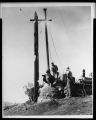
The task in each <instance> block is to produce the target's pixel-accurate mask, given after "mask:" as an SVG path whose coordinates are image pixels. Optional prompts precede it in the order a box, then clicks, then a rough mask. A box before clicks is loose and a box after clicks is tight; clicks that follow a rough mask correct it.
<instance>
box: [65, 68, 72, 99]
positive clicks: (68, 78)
mask: <svg viewBox="0 0 96 120" xmlns="http://www.w3.org/2000/svg"><path fill="white" fill-rule="evenodd" d="M66 74H67V85H66V87H67V95H66V96H67V97H71V86H70V84H71V79H72V72H71V71H70V68H69V67H67V69H66Z"/></svg>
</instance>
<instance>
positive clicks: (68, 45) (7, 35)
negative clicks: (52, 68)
mask: <svg viewBox="0 0 96 120" xmlns="http://www.w3.org/2000/svg"><path fill="white" fill-rule="evenodd" d="M44 7H46V6H44ZM44 7H38V8H36V7H21V8H22V10H23V11H20V7H3V8H2V19H3V32H2V34H3V42H2V43H3V45H2V46H3V47H2V49H3V57H2V63H3V77H2V78H3V100H4V101H10V102H24V101H25V100H27V99H28V98H27V96H25V94H24V89H23V86H24V85H27V83H28V82H33V81H34V31H33V30H34V24H33V23H32V22H30V21H29V20H30V19H31V18H34V11H35V10H36V11H37V14H38V17H39V18H44V13H43V10H42V9H43V8H44ZM47 9H48V10H47V12H48V18H51V19H52V20H53V21H52V22H48V37H49V47H50V51H51V56H52V59H53V61H54V62H55V64H57V65H58V67H59V71H61V73H63V72H64V71H65V70H66V67H67V66H69V67H70V68H71V70H72V72H73V75H74V76H75V77H76V78H78V77H80V76H81V74H82V69H83V68H84V69H85V70H86V74H87V75H88V74H89V73H90V72H92V69H93V46H92V45H93V39H92V30H91V28H92V24H91V7H90V6H59V7H55V6H51V7H47ZM44 34H45V31H44V22H41V23H39V56H40V69H39V70H40V80H41V78H42V77H41V75H42V74H44V73H45V71H46V67H47V64H46V51H45V50H46V48H45V35H44ZM51 34H52V38H53V40H54V44H55V47H56V50H57V54H58V57H57V56H56V53H55V50H54V47H53V44H52V38H51Z"/></svg>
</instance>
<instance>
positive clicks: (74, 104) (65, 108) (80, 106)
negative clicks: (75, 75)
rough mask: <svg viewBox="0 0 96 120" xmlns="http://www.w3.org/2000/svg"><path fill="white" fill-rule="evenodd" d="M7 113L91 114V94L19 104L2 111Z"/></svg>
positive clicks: (5, 114) (6, 114)
mask: <svg viewBox="0 0 96 120" xmlns="http://www.w3.org/2000/svg"><path fill="white" fill-rule="evenodd" d="M3 112H4V116H8V115H16V116H17V115H23V116H25V115H29V116H31V115H92V95H90V96H86V97H72V98H63V99H59V100H57V101H47V102H42V103H36V104H30V105H29V104H21V105H16V106H13V107H10V108H9V109H6V110H4V111H3Z"/></svg>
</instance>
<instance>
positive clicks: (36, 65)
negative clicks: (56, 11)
mask: <svg viewBox="0 0 96 120" xmlns="http://www.w3.org/2000/svg"><path fill="white" fill-rule="evenodd" d="M30 21H34V55H35V61H34V102H37V100H38V96H39V93H38V91H39V82H38V80H39V44H38V21H46V19H38V15H37V13H36V12H35V13H34V19H30ZM46 28H47V26H46ZM46 35H47V32H46ZM47 36H48V35H47ZM46 46H48V37H47V44H46ZM47 52H48V51H47ZM47 56H48V60H49V52H48V55H47ZM48 65H49V62H48Z"/></svg>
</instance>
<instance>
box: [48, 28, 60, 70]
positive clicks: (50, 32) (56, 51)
mask: <svg viewBox="0 0 96 120" xmlns="http://www.w3.org/2000/svg"><path fill="white" fill-rule="evenodd" d="M50 34H51V39H52V44H53V47H54V50H55V53H56V57H57V59H58V63H59V66H60V68H61V69H62V67H61V66H62V65H61V64H60V63H61V61H60V59H59V56H58V54H57V50H56V47H55V44H54V40H53V37H52V33H51V30H50Z"/></svg>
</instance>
